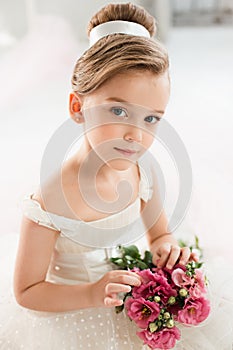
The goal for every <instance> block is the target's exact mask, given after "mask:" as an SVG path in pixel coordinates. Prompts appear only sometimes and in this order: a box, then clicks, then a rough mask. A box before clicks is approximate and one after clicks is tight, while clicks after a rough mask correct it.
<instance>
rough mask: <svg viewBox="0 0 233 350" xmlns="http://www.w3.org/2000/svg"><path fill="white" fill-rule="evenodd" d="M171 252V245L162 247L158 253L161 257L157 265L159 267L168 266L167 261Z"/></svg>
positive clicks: (166, 244)
mask: <svg viewBox="0 0 233 350" xmlns="http://www.w3.org/2000/svg"><path fill="white" fill-rule="evenodd" d="M170 252H171V244H170V243H165V244H163V245H162V246H161V247H160V249H159V251H158V254H159V255H160V259H159V261H158V263H157V266H158V267H163V266H165V265H166V263H167V260H168V258H169V255H170Z"/></svg>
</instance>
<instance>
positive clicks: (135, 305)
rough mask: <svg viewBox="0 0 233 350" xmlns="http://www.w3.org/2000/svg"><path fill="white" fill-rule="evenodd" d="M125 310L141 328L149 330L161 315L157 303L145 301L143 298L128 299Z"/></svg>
mask: <svg viewBox="0 0 233 350" xmlns="http://www.w3.org/2000/svg"><path fill="white" fill-rule="evenodd" d="M125 308H126V310H127V314H128V316H129V317H130V318H131V320H133V321H134V322H135V323H136V324H137V325H138V327H140V328H147V327H148V324H149V323H150V322H153V321H154V320H155V319H156V318H157V317H158V316H159V313H160V308H159V305H158V304H157V303H155V302H151V301H149V300H145V299H144V298H142V297H141V298H138V299H134V298H128V299H126V302H125Z"/></svg>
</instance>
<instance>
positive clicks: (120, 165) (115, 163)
mask: <svg viewBox="0 0 233 350" xmlns="http://www.w3.org/2000/svg"><path fill="white" fill-rule="evenodd" d="M135 163H136V161H135V160H134V161H133V160H128V159H122V158H121V159H114V160H110V161H108V162H107V164H108V165H109V166H110V167H111V168H113V169H115V170H118V171H124V170H128V169H129V168H131V167H132V166H133V165H134V164H135Z"/></svg>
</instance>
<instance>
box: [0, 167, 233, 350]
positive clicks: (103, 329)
mask: <svg viewBox="0 0 233 350" xmlns="http://www.w3.org/2000/svg"><path fill="white" fill-rule="evenodd" d="M150 196H151V189H150V187H149V185H148V183H147V181H146V177H145V176H144V174H143V172H142V171H141V170H140V185H139V194H138V197H137V199H136V200H135V202H133V203H132V204H131V205H129V206H128V207H127V208H125V209H124V210H122V211H121V212H118V213H117V214H114V215H111V216H109V217H107V218H104V219H100V220H97V221H92V222H88V223H84V222H82V221H79V220H72V219H69V218H65V217H62V216H58V215H55V214H51V215H48V213H47V212H45V211H43V210H42V209H41V207H40V205H39V203H38V202H37V201H35V200H33V199H32V198H31V196H26V197H25V198H24V200H23V212H24V215H26V216H27V217H28V218H30V219H31V220H33V221H36V222H38V224H40V225H44V226H49V227H51V228H55V227H54V222H56V228H58V227H57V226H58V225H59V229H60V231H61V233H60V235H59V237H58V239H57V241H56V245H55V249H54V253H53V256H52V259H51V262H50V266H49V269H48V273H47V278H46V279H47V281H50V282H53V283H58V284H69V285H71V284H81V283H87V282H91V281H96V280H98V279H99V278H101V277H102V276H103V275H104V274H105V273H106V272H107V271H109V270H110V269H112V266H111V264H109V262H108V258H109V257H110V256H111V255H112V254H113V255H114V249H112V248H111V249H110V248H108V247H110V246H111V245H112V246H117V244H119V243H124V244H127V243H132V242H133V241H135V239H138V238H140V232H142V230H143V229H142V227H141V226H140V223H139V221H138V220H137V218H140V203H141V199H143V200H144V201H147V200H148V199H149V198H150ZM53 215H55V216H53ZM52 219H54V220H52ZM114 228H117V230H113V229H114ZM93 232H95V233H96V235H99V236H100V237H101V238H98V239H97V240H96V241H95V242H94V243H93V245H95V247H96V246H98V242H101V243H102V244H103V246H104V247H105V248H93V247H87V246H85V245H81V244H79V243H77V242H79V240H82V239H83V237H85V238H86V239H87V242H90V239H91V237H93ZM115 232H117V233H118V234H115ZM109 233H110V234H109ZM88 237H89V238H88ZM88 239H89V241H88ZM98 240H100V241H98ZM82 243H83V242H82ZM135 244H137V242H135ZM2 269H4V267H2ZM215 272H216V270H215ZM211 278H212V277H211ZM1 286H2V281H1ZM229 290H230V289H229ZM0 295H1V293H0ZM211 297H212V299H213V303H212V306H213V311H212V314H211V316H210V317H209V319H208V320H207V322H206V323H205V325H204V326H201V327H192V328H187V327H186V328H184V330H182V340H181V341H180V342H178V343H177V346H176V348H175V349H177V350H201V349H203V350H232V334H233V332H232V324H233V322H232V317H231V315H233V312H232V303H231V301H232V298H231V301H230V299H229V298H230V297H229V295H226V296H223V297H222V296H221V297H218V295H216V294H214V292H213V293H212V295H211ZM224 298H225V299H224ZM230 308H231V311H230ZM136 331H137V329H136V327H135V325H134V323H133V322H131V321H130V320H129V318H128V317H127V316H126V314H125V313H124V312H122V313H120V314H116V313H115V309H114V308H112V309H109V308H92V309H83V310H79V311H73V312H59V313H52V312H38V311H32V310H27V309H25V308H23V307H21V306H19V305H18V304H17V303H16V301H15V299H14V296H13V293H12V291H11V293H10V292H9V293H8V295H6V296H5V297H3V296H2V297H1V300H0V349H1V350H19V349H24V350H39V349H41V350H78V349H85V350H86V349H95V350H130V349H131V350H143V349H144V350H145V349H149V348H148V347H147V346H144V345H143V342H142V341H141V340H140V339H139V338H138V337H137V336H136Z"/></svg>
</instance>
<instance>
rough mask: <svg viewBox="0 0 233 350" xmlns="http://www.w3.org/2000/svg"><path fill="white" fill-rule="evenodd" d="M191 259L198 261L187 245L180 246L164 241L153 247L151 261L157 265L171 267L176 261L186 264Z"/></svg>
mask: <svg viewBox="0 0 233 350" xmlns="http://www.w3.org/2000/svg"><path fill="white" fill-rule="evenodd" d="M191 260H194V261H198V258H197V255H196V254H195V253H191V251H190V249H189V247H182V248H181V247H180V246H179V245H178V244H174V243H170V242H164V243H162V244H160V245H159V246H158V247H155V248H154V249H153V263H154V264H155V265H156V266H158V267H164V266H166V267H167V268H168V269H172V268H173V266H174V265H175V264H177V263H179V264H181V265H186V264H187V263H188V262H189V261H191Z"/></svg>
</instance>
